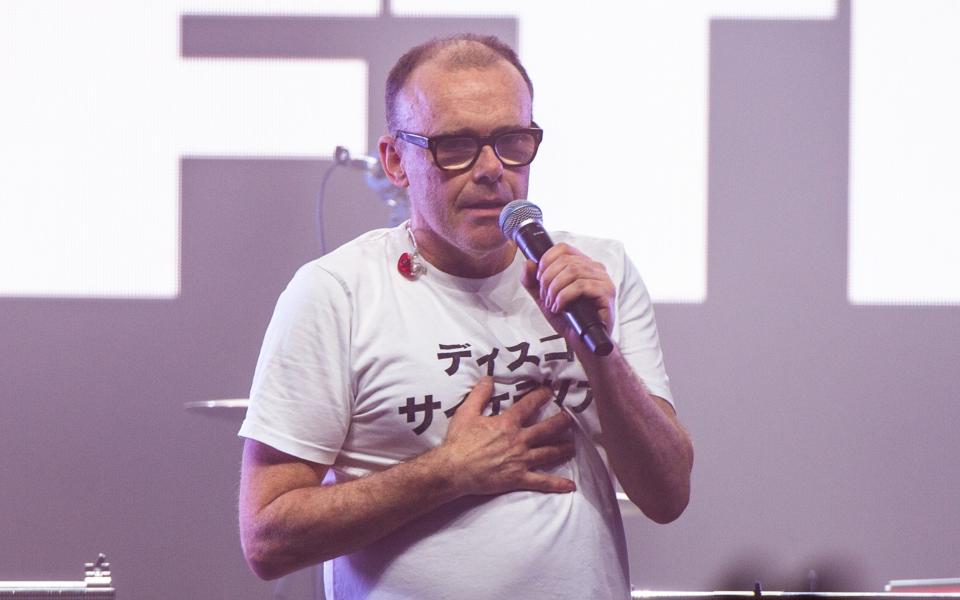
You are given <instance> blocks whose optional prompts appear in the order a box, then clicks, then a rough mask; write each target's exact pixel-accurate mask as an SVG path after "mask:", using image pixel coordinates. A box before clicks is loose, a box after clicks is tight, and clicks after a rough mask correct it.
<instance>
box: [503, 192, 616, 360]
mask: <svg viewBox="0 0 960 600" xmlns="http://www.w3.org/2000/svg"><path fill="white" fill-rule="evenodd" d="M542 219H543V212H541V210H540V209H539V208H538V207H537V205H536V204H534V203H532V202H528V201H526V200H514V201H513V202H511V203H510V204H507V205H506V206H504V207H503V210H502V211H500V230H501V231H503V235H504V236H506V238H507V239H509V240H513V241H514V242H516V243H517V246H519V247H520V250H521V251H522V252H523V254H524V255H525V256H526V257H527V258H529V259H530V260H532V261H533V262H535V263H538V264H539V262H540V258H541V257H542V256H543V255H544V254H545V253H546V252H547V250H549V249H550V248H551V247H553V240H551V239H550V235H549V234H547V231H546V229H544V228H543V221H542ZM563 316H564V317H565V318H566V319H567V322H568V323H570V326H571V327H573V330H574V331H576V332H577V335H579V336H580V339H581V340H583V343H584V344H586V346H587V348H589V349H590V351H591V352H593V353H594V354H596V355H597V356H606V355H608V354H610V352H612V351H613V342H612V341H611V340H610V336H608V335H607V330H606V328H605V327H604V326H603V321H601V320H600V313H598V312H597V309H596V308H595V307H594V306H593V305H592V304H590V303H589V302H588V301H586V300H585V299H583V298H577V299H576V300H574V301H573V302H571V303H570V304H568V305H567V307H566V308H565V309H564V310H563Z"/></svg>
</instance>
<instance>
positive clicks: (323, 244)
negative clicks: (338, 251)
mask: <svg viewBox="0 0 960 600" xmlns="http://www.w3.org/2000/svg"><path fill="white" fill-rule="evenodd" d="M339 166H340V161H338V160H336V159H334V161H333V164H331V165H330V168H329V169H327V172H326V173H324V175H323V180H322V181H321V182H320V192H319V193H318V194H317V215H316V218H317V241H319V242H320V256H323V255H324V254H326V253H327V240H326V237H325V236H324V234H323V205H324V200H325V198H326V195H327V181H329V180H330V175H331V174H333V171H334V169H336V168H337V167H339Z"/></svg>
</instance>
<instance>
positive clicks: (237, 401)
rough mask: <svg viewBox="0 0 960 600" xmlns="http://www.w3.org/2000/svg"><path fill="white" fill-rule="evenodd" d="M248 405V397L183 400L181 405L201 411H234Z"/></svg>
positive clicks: (243, 408)
mask: <svg viewBox="0 0 960 600" xmlns="http://www.w3.org/2000/svg"><path fill="white" fill-rule="evenodd" d="M248 406H250V400H249V399H248V398H226V399H223V400H196V401H193V402H184V403H183V407H184V408H185V409H187V410H195V411H202V412H216V413H222V412H226V411H230V412H232V411H234V410H237V409H242V410H246V409H247V407H248Z"/></svg>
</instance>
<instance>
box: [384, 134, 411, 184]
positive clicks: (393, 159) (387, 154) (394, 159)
mask: <svg viewBox="0 0 960 600" xmlns="http://www.w3.org/2000/svg"><path fill="white" fill-rule="evenodd" d="M380 164H381V165H383V172H384V173H386V175H387V179H389V180H390V183H392V184H393V185H395V186H397V187H402V188H405V187H407V186H408V185H410V182H409V181H407V174H406V172H404V170H403V164H402V163H401V161H400V154H398V153H397V139H396V138H395V137H393V136H392V135H381V136H380Z"/></svg>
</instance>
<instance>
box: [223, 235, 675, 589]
mask: <svg viewBox="0 0 960 600" xmlns="http://www.w3.org/2000/svg"><path fill="white" fill-rule="evenodd" d="M552 236H553V239H554V241H556V242H560V241H565V242H567V243H569V244H570V245H572V246H574V247H576V248H578V249H579V250H581V251H582V252H584V253H585V254H587V255H588V256H590V257H592V258H593V259H595V260H599V261H601V262H602V263H604V265H605V266H606V268H607V271H608V273H609V274H610V277H611V279H612V280H613V281H614V283H615V284H616V285H617V304H616V312H617V314H616V316H615V325H614V327H613V331H612V334H611V337H612V338H613V339H614V341H615V342H617V343H618V344H619V346H620V350H621V352H622V354H623V355H624V356H625V358H626V359H627V360H628V361H629V363H630V364H631V366H632V367H633V368H634V370H635V371H636V373H637V375H638V376H639V377H640V378H641V379H642V381H643V382H644V384H645V385H646V386H647V389H648V390H649V391H650V392H651V393H652V394H654V395H657V396H660V397H662V398H665V399H666V400H668V401H671V402H672V401H673V399H672V396H671V394H670V388H669V384H668V379H667V376H666V373H665V371H664V368H663V361H662V355H661V352H660V344H659V340H658V337H657V330H656V325H655V323H654V319H653V310H652V306H651V303H650V299H649V296H648V294H647V291H646V288H645V287H644V285H643V282H642V281H641V279H640V277H639V275H638V274H637V272H636V270H635V268H634V267H633V265H632V264H631V263H630V261H629V260H628V259H627V257H626V256H625V254H624V251H623V247H622V245H620V244H619V243H615V242H610V241H606V240H598V239H593V238H586V237H579V236H577V237H575V236H572V235H570V234H565V233H555V234H552ZM411 250H412V247H411V246H410V242H409V239H408V237H407V233H406V231H405V230H404V229H403V228H402V227H398V228H394V229H379V230H374V231H371V232H369V233H366V234H364V235H362V236H360V237H359V238H357V239H355V240H354V241H352V242H350V243H348V244H346V245H344V246H342V247H340V248H339V249H337V250H336V251H334V252H332V253H330V254H328V255H326V256H324V257H322V258H320V259H317V260H315V261H313V262H310V263H308V264H307V265H305V266H304V267H302V268H301V269H300V270H299V271H298V272H297V274H296V275H295V276H294V278H293V280H292V281H291V282H290V284H289V286H288V287H287V289H286V290H285V291H284V292H283V294H282V295H281V297H280V300H279V301H278V304H277V308H276V311H275V312H274V315H273V319H272V320H271V322H270V326H269V328H268V329H267V333H266V336H265V339H264V343H263V348H262V350H261V353H260V359H259V361H258V363H257V370H256V374H255V376H254V380H253V386H252V390H251V393H250V399H251V402H250V408H249V410H248V412H247V416H246V419H245V420H244V422H243V425H242V427H241V429H240V435H241V436H244V437H248V438H251V439H255V440H258V441H260V442H262V443H264V444H267V445H269V446H272V447H274V448H276V449H278V450H280V451H283V452H286V453H288V454H291V455H294V456H297V457H300V458H303V459H306V460H309V461H313V462H316V463H322V464H326V465H331V469H330V471H331V473H332V474H333V477H334V478H335V481H336V482H344V481H350V480H352V479H356V478H359V477H363V476H364V475H368V474H370V473H375V472H378V471H382V470H384V469H387V468H389V467H390V466H392V465H395V464H397V463H399V462H402V461H405V460H409V459H412V458H414V457H416V456H419V455H420V454H423V453H424V452H426V451H427V450H429V449H431V448H434V447H436V446H437V445H439V444H440V443H441V442H442V441H443V439H444V436H445V434H446V430H447V424H448V422H449V419H450V416H451V415H452V414H453V410H454V409H455V408H456V407H457V406H458V404H459V402H461V401H462V399H463V398H464V397H465V396H466V394H467V393H468V392H469V391H470V390H471V389H472V387H473V386H474V385H475V384H476V382H477V380H478V379H479V378H480V377H481V376H482V375H486V374H492V375H493V376H494V398H493V401H492V402H491V403H490V405H488V407H487V413H488V414H489V413H496V412H499V411H501V410H505V409H507V408H509V407H510V406H511V404H512V403H513V400H514V399H515V398H516V397H517V396H519V395H521V394H522V393H524V391H525V390H527V389H529V388H530V387H532V386H533V385H534V384H538V383H541V382H547V383H548V384H549V385H551V386H552V387H553V389H554V391H555V394H556V400H555V402H553V403H550V404H548V405H547V406H546V407H545V408H544V409H543V410H542V411H541V415H540V418H546V417H549V416H550V415H552V414H555V413H556V412H557V411H558V410H560V405H561V404H562V407H563V409H564V410H567V412H568V413H569V414H570V415H571V416H572V417H573V418H574V421H575V424H576V426H575V427H574V428H573V429H574V443H575V448H576V456H575V458H574V459H572V460H570V461H569V462H567V463H565V464H562V465H560V466H558V467H555V468H553V469H551V470H550V472H552V473H556V474H558V475H561V476H564V477H567V478H570V479H572V480H573V481H574V482H576V484H577V491H576V492H573V493H569V494H544V493H539V492H526V491H518V492H511V493H507V494H502V495H499V496H483V497H469V498H463V499H460V500H457V501H454V502H451V503H449V504H447V505H444V506H442V507H440V508H439V509H436V510H434V511H432V512H430V513H428V514H427V515H425V516H423V517H420V518H418V519H415V520H414V521H412V522H410V523H408V524H407V525H405V526H403V527H401V528H400V529H399V530H397V531H395V532H393V533H391V534H389V535H387V536H386V537H385V538H383V539H382V540H380V541H378V542H376V543H374V544H372V545H371V546H369V547H367V548H365V549H363V550H361V551H358V552H355V553H353V554H350V555H346V556H342V557H339V558H337V559H335V560H333V561H331V562H328V563H327V565H326V573H325V575H326V586H327V597H328V598H332V599H336V600H345V599H349V598H377V599H379V598H383V599H408V598H424V599H426V598H458V599H471V598H497V597H516V598H570V599H574V598H575V599H577V600H580V599H583V598H617V597H621V598H627V597H629V582H628V567H627V556H626V543H625V540H624V535H623V525H622V521H621V518H620V511H619V507H618V505H617V501H616V497H615V494H614V488H613V485H612V482H611V476H610V473H609V469H608V465H607V462H606V455H605V453H604V452H603V450H602V448H600V447H599V444H598V443H597V442H596V439H597V434H598V433H599V423H598V418H597V413H596V408H595V406H594V405H593V398H592V393H591V391H590V388H589V384H588V382H587V379H586V377H585V375H584V372H583V369H582V367H581V366H580V363H579V362H578V361H577V360H576V358H575V356H574V355H573V353H572V352H571V351H569V350H568V348H567V345H566V343H565V341H564V340H563V339H562V338H561V337H559V336H558V335H557V334H556V332H554V331H553V329H552V328H551V327H550V325H549V324H548V323H547V321H546V320H545V319H544V318H543V316H542V315H541V314H540V311H539V309H538V308H537V306H536V304H535V303H534V302H533V300H532V299H531V298H530V297H529V295H528V294H527V292H526V290H525V289H524V288H523V287H522V285H521V284H520V277H521V271H522V268H523V261H524V258H523V257H522V255H521V254H520V253H519V252H518V253H517V257H516V259H515V260H514V262H513V263H512V264H511V265H510V266H509V267H508V268H507V269H506V270H505V271H503V272H502V273H499V274H497V275H494V276H493V277H489V278H486V279H466V278H460V277H454V276H452V275H449V274H447V273H443V272H442V271H440V270H439V269H437V268H435V267H432V266H430V265H427V271H426V273H425V274H423V275H422V276H421V277H419V278H417V279H416V280H409V279H407V278H405V277H404V276H403V275H401V274H400V273H399V272H398V270H397V260H398V259H399V257H400V255H401V254H402V253H403V252H410V251H411Z"/></svg>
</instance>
